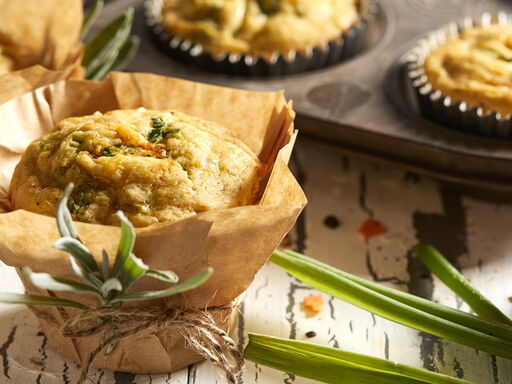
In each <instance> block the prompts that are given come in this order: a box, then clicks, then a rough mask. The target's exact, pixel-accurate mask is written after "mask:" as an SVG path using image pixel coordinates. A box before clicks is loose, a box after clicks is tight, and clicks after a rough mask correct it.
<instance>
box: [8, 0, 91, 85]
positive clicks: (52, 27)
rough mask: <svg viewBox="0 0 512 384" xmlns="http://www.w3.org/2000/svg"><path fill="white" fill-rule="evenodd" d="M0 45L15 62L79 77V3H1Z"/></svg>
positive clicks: (31, 0)
mask: <svg viewBox="0 0 512 384" xmlns="http://www.w3.org/2000/svg"><path fill="white" fill-rule="evenodd" d="M0 10H1V11H0V45H1V46H2V47H3V48H5V49H6V52H7V54H8V55H9V56H10V57H11V58H13V59H14V61H15V62H16V67H15V70H20V69H25V68H28V67H31V66H33V65H42V66H43V67H45V68H47V69H50V70H54V71H66V72H67V75H69V76H74V77H82V75H83V71H82V68H81V67H80V61H81V58H82V51H83V47H82V45H81V44H80V43H79V36H80V29H81V27H82V21H83V5H82V1H80V0H66V1H64V2H63V1H62V0H44V1H34V0H0Z"/></svg>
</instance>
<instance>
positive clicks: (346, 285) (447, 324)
mask: <svg viewBox="0 0 512 384" xmlns="http://www.w3.org/2000/svg"><path fill="white" fill-rule="evenodd" d="M270 261H271V262H273V263H274V264H277V265H279V266H280V267H282V268H284V269H285V270H286V271H287V272H288V273H290V274H291V275H293V276H294V277H296V278H297V279H299V280H301V281H302V282H304V283H306V284H308V285H310V286H311V287H313V288H316V289H318V290H320V291H323V292H325V293H328V294H330V295H332V296H335V297H338V298H340V299H342V300H344V301H347V302H349V303H351V304H353V305H356V306H358V307H360V308H363V309H366V310H368V311H370V312H373V313H375V314H377V315H380V316H382V317H385V318H387V319H389V320H392V321H395V322H397V323H401V324H404V325H407V326H409V327H411V328H415V329H418V330H421V331H424V332H428V333H431V334H433V335H436V336H440V337H444V338H446V339H448V340H451V341H454V342H456V343H459V344H462V345H466V346H469V347H472V348H476V349H479V350H482V351H485V352H488V353H491V354H495V355H498V356H501V357H504V358H507V359H510V360H512V338H511V335H512V327H510V326H507V325H504V324H502V323H499V322H495V321H491V320H485V319H480V320H481V321H479V320H477V318H476V317H475V316H472V315H470V314H467V313H464V312H462V311H457V310H454V309H451V308H448V307H446V306H444V305H441V304H437V303H431V304H429V305H426V303H425V301H424V300H423V299H420V298H417V297H415V296H413V295H408V294H404V293H403V292H399V291H397V290H392V289H390V288H388V289H384V288H383V287H381V286H379V285H378V284H375V283H372V282H366V283H362V282H361V281H360V279H359V278H357V277H356V276H353V275H350V274H347V273H346V272H343V271H340V270H338V269H336V268H334V267H331V266H329V265H327V264H324V263H321V262H319V261H317V260H314V259H311V258H309V257H307V256H304V255H301V254H298V253H296V252H291V251H284V252H283V251H275V252H274V253H273V255H272V257H271V258H270ZM379 287H381V288H379ZM457 319H463V321H461V322H458V321H457ZM484 324H486V325H487V326H488V328H485V326H484Z"/></svg>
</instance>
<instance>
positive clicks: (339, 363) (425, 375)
mask: <svg viewBox="0 0 512 384" xmlns="http://www.w3.org/2000/svg"><path fill="white" fill-rule="evenodd" d="M244 357H245V358H246V359H248V360H251V361H253V362H255V363H258V364H263V365H265V366H268V367H272V368H275V369H279V370H282V371H285V372H288V373H293V374H296V375H299V376H303V377H307V378H310V379H314V380H319V381H322V382H324V383H333V384H337V383H345V382H346V383H351V384H374V383H378V384H398V383H404V384H415V383H418V384H419V383H422V384H426V383H430V384H469V382H468V381H466V380H461V379H456V378H453V377H450V376H446V375H441V374H438V373H434V372H430V371H427V370H424V369H419V368H414V367H410V366H407V365H402V364H397V363H393V362H391V361H388V360H383V359H378V358H376V357H371V356H365V355H360V354H357V353H352V352H346V351H342V350H340V349H337V348H329V347H324V346H320V345H316V344H312V343H305V342H301V341H296V340H287V339H281V338H277V337H270V336H264V335H257V334H249V344H248V345H247V347H246V348H245V351H244Z"/></svg>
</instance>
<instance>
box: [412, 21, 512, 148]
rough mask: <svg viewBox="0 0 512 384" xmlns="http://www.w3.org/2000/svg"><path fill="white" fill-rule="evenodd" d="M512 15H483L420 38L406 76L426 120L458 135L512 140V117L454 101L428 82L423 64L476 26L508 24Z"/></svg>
mask: <svg viewBox="0 0 512 384" xmlns="http://www.w3.org/2000/svg"><path fill="white" fill-rule="evenodd" d="M511 22H512V15H509V14H507V13H504V12H500V13H497V14H490V13H484V14H482V15H481V16H480V17H475V18H471V17H467V18H465V19H463V20H461V21H460V22H454V23H450V24H448V25H446V26H445V27H443V28H441V29H439V30H437V31H434V32H432V33H430V34H429V35H427V36H426V37H425V38H423V39H421V40H420V41H419V42H418V44H417V45H416V46H415V47H414V48H413V49H412V50H411V51H410V53H409V55H408V57H407V64H406V65H407V68H406V76H407V78H408V81H409V84H410V85H411V87H412V89H413V91H414V94H415V95H416V97H417V100H418V104H419V107H420V111H421V113H422V115H423V116H424V117H426V118H427V119H429V120H432V121H434V122H436V123H439V124H442V125H444V126H446V127H448V128H451V129H454V130H457V131H459V132H465V133H470V134H474V135H480V136H487V137H494V138H500V139H512V116H511V115H510V114H509V115H507V116H501V115H500V114H499V113H498V112H485V111H484V110H483V108H482V107H470V106H468V104H467V103H466V102H465V101H463V100H452V98H451V97H449V96H446V95H444V94H443V93H442V92H441V91H440V90H438V89H435V88H434V87H433V86H432V84H431V83H430V82H429V80H428V77H427V75H426V73H425V70H424V67H423V64H424V62H425V60H426V58H427V57H428V55H429V54H430V53H431V52H432V51H433V50H434V49H435V48H437V47H438V46H439V45H441V44H442V43H444V42H445V41H446V40H447V39H448V38H450V37H456V36H458V35H460V34H461V33H462V32H463V31H465V30H467V29H470V28H472V27H477V26H484V27H485V26H489V25H492V24H499V25H505V24H509V23H511Z"/></svg>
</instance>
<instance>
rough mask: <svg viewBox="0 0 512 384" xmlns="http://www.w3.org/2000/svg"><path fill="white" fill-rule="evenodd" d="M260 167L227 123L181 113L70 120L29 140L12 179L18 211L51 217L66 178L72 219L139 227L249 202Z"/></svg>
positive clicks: (124, 113) (128, 113) (126, 113)
mask: <svg viewBox="0 0 512 384" xmlns="http://www.w3.org/2000/svg"><path fill="white" fill-rule="evenodd" d="M261 170H262V167H261V164H260V162H259V160H258V159H257V157H256V156H255V155H254V154H253V153H252V152H251V151H250V150H249V149H248V148H247V147H246V146H245V145H244V144H243V143H241V142H240V141H239V140H237V139H234V138H232V137H229V136H228V135H227V134H226V131H225V130H224V128H222V127H220V126H218V125H217V124H214V123H211V122H207V121H205V120H201V119H198V118H195V117H192V116H189V115H186V114H184V113H180V112H178V111H172V110H168V111H153V110H146V109H144V108H139V109H138V110H116V111H111V112H108V113H106V114H101V113H96V114H94V115H90V116H82V117H71V118H68V119H65V120H63V121H61V122H60V123H58V124H57V125H56V126H55V128H54V130H53V131H52V132H51V133H50V134H48V135H46V136H44V137H42V138H41V139H39V140H36V141H35V142H33V143H32V144H31V145H30V146H29V147H28V148H27V150H26V152H25V154H24V155H23V158H22V160H21V161H20V163H19V164H18V166H17V167H16V170H15V172H14V175H13V179H12V182H11V199H12V202H13V206H14V208H15V209H20V208H22V209H26V210H28V211H32V212H36V213H42V214H46V215H54V214H55V208H56V205H57V203H58V201H59V199H60V198H61V196H62V191H63V189H64V188H65V186H66V185H67V184H68V183H69V182H73V183H74V184H75V185H76V187H75V190H74V192H73V194H72V196H71V199H70V204H69V206H70V210H71V212H72V214H73V216H74V218H75V219H77V220H80V221H85V222H91V223H103V224H117V223H118V220H117V219H116V218H115V216H114V214H115V212H116V211H117V210H122V211H124V212H125V214H126V215H127V217H128V218H129V219H130V220H131V221H132V222H133V223H134V225H136V226H145V225H149V224H152V223H157V222H162V221H175V220H179V219H182V218H185V217H188V216H191V215H194V214H196V213H199V212H202V211H206V210H210V209H217V208H227V207H235V206H240V205H247V204H251V203H253V202H254V200H255V196H256V193H257V189H258V186H259V181H260V176H261V175H260V173H261Z"/></svg>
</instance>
